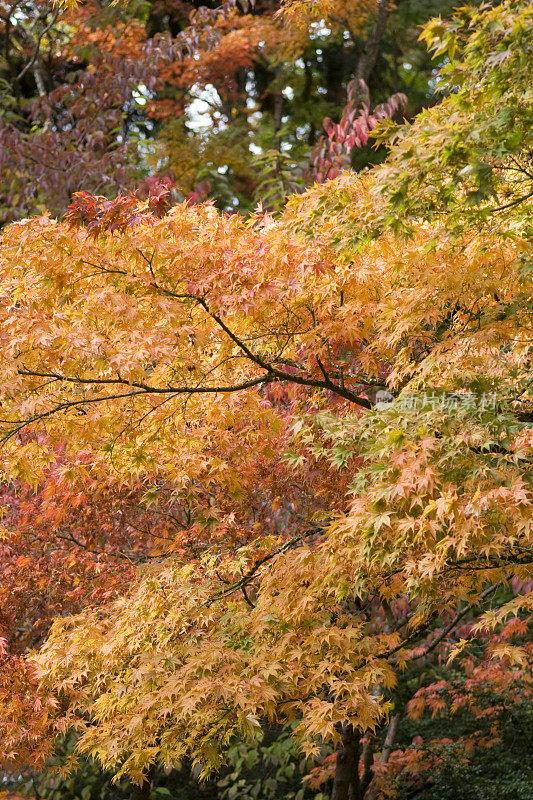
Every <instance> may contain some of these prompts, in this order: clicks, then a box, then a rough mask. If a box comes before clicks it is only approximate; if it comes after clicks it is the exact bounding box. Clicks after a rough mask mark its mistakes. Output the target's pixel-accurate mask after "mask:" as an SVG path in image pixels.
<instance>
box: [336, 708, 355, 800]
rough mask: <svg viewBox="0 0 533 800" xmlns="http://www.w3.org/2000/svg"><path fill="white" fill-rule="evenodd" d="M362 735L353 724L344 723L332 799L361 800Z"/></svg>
mask: <svg viewBox="0 0 533 800" xmlns="http://www.w3.org/2000/svg"><path fill="white" fill-rule="evenodd" d="M360 739H361V736H360V734H359V733H358V732H357V731H354V728H353V725H349V724H348V723H346V722H345V723H344V724H343V726H342V739H341V743H340V744H339V747H338V750H337V765H336V767H335V777H334V778H333V791H332V793H331V800H361V787H360V784H359V771H358V767H359V745H360Z"/></svg>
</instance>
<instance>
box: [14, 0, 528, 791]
mask: <svg viewBox="0 0 533 800" xmlns="http://www.w3.org/2000/svg"><path fill="white" fill-rule="evenodd" d="M301 6H303V8H301ZM387 6H388V4H387V3H386V2H385V3H380V4H377V5H376V4H373V3H363V4H362V3H351V4H348V5H346V4H336V3H333V2H332V3H329V2H328V3H318V4H316V8H315V6H313V11H312V13H313V14H315V13H316V14H317V15H318V16H317V17H316V19H319V20H321V19H330V21H331V23H332V24H333V23H335V24H336V25H340V26H341V28H342V29H344V28H345V27H346V26H348V28H349V29H350V31H352V34H353V36H357V35H358V34H357V32H354V31H353V30H352V29H353V25H352V17H354V18H356V19H357V20H359V21H360V22H361V20H365V19H366V20H367V21H366V22H364V23H363V22H362V23H361V24H362V25H363V28H362V30H366V28H365V27H364V25H369V24H370V22H371V23H372V24H371V25H370V28H371V30H370V33H369V34H368V36H367V39H366V44H367V45H368V47H367V48H366V50H364V52H363V55H362V56H361V60H362V62H363V66H364V58H365V57H368V58H369V57H370V55H369V53H370V49H369V48H370V45H369V43H370V44H372V41H373V39H372V36H374V34H375V36H377V33H375V32H376V31H378V32H379V30H380V27H379V26H380V25H382V24H383V25H384V24H385V16H383V19H382V18H381V15H382V14H384V12H383V8H384V7H385V8H386V7H387ZM341 7H342V8H341ZM363 7H364V15H366V14H368V15H369V16H368V17H365V16H364V15H363V16H361V14H360V13H359V12H360V11H361V9H363ZM309 8H310V7H309V5H308V4H300V3H297V2H296V3H285V4H284V5H283V7H282V9H281V14H280V13H277V14H274V13H265V14H264V15H260V14H254V13H252V10H251V9H240V10H239V9H238V8H237V7H236V6H234V5H228V6H225V7H224V13H223V14H222V13H221V12H220V13H219V12H213V11H211V12H208V11H205V12H202V13H200V12H198V13H197V14H196V15H194V14H193V16H192V18H191V26H192V32H191V30H189V29H187V34H186V35H183V36H181V37H180V38H179V45H180V47H182V51H181V55H180V58H179V59H178V58H176V57H175V53H174V56H173V57H172V58H171V59H170V60H169V58H168V53H167V55H166V56H165V57H166V58H167V61H166V62H165V63H167V67H166V69H167V72H165V73H160V76H159V80H161V75H163V77H164V80H165V81H166V83H167V85H168V84H172V86H174V87H177V88H179V89H180V90H181V89H183V86H189V87H190V86H191V85H193V81H194V85H196V84H198V83H201V81H202V80H204V77H202V76H209V81H213V82H214V83H215V84H216V81H217V80H219V81H220V83H221V86H223V87H224V90H225V91H227V92H228V101H229V98H230V97H231V93H232V92H235V91H236V88H235V86H234V85H233V84H232V83H231V81H229V80H228V79H227V75H226V73H225V71H224V69H227V66H228V63H229V62H230V60H231V59H236V61H235V64H237V65H238V66H239V67H242V68H244V67H245V66H248V67H250V64H252V62H253V53H254V52H256V50H257V48H261V47H263V46H264V44H261V42H263V43H264V42H265V41H266V39H265V33H264V26H266V25H268V26H269V30H270V31H275V30H277V29H278V28H277V26H279V25H280V24H281V22H280V20H282V19H283V18H285V17H286V18H288V19H289V20H290V21H291V23H290V24H291V26H294V28H292V27H291V29H290V30H291V31H292V30H294V37H295V40H296V39H297V37H299V36H301V35H303V34H302V31H304V32H308V31H309V29H310V28H309V25H312V24H314V21H316V20H315V17H313V19H312V20H309V19H308V18H307V15H308V14H309V13H311V12H310V11H309ZM341 12H342V13H344V12H346V15H347V16H346V17H342V18H341V19H340V21H339V14H340V13H341ZM69 13H74V12H69ZM532 26H533V14H532V10H531V6H530V4H529V3H527V2H503V3H500V4H496V5H494V4H492V5H486V6H482V7H481V8H480V9H476V8H473V7H472V8H470V7H469V8H465V9H462V10H460V11H458V12H457V13H456V14H455V16H453V17H452V18H451V20H450V21H448V22H444V21H443V20H440V19H439V20H436V21H434V22H432V23H430V24H429V26H428V27H427V28H426V29H425V32H424V34H423V38H424V39H425V40H426V41H427V43H428V44H429V46H430V49H431V50H432V52H433V53H435V54H437V55H438V54H442V53H446V55H447V63H446V65H445V66H444V67H443V69H442V70H441V73H440V80H441V81H442V82H443V83H444V82H445V81H449V83H450V84H451V85H452V86H453V89H454V91H451V92H449V93H447V94H446V95H445V96H444V97H443V99H442V100H441V102H440V103H439V104H436V105H435V106H434V107H432V108H430V109H427V110H425V111H424V112H422V113H421V114H420V115H419V116H418V117H415V119H414V121H413V122H412V124H408V123H405V122H400V120H399V119H397V117H398V114H399V112H402V110H405V108H406V99H405V97H404V96H403V95H401V94H396V95H392V96H391V97H390V98H389V100H388V101H386V102H385V103H384V105H383V106H381V107H380V106H377V107H374V108H373V110H372V112H371V111H370V108H371V104H370V98H369V96H368V94H366V92H367V89H366V79H367V77H368V75H366V76H363V75H361V76H360V77H359V78H357V79H354V82H353V83H351V84H350V85H349V87H348V98H349V102H348V105H347V106H346V107H345V110H344V112H343V115H342V116H341V118H340V122H339V123H334V122H332V121H331V120H327V121H326V123H325V125H324V127H325V133H326V137H325V138H324V139H323V140H320V141H319V143H318V145H317V148H316V149H315V151H314V155H312V158H311V162H310V163H311V169H312V170H314V173H313V175H314V177H315V178H316V181H317V182H316V183H314V184H313V186H311V187H309V188H307V189H306V190H305V191H303V192H301V193H299V194H296V195H294V196H292V197H290V198H289V200H288V202H286V203H285V201H284V200H283V202H282V203H281V205H279V206H278V208H277V209H276V212H277V213H275V214H271V213H268V212H267V211H265V210H264V209H263V208H262V207H259V208H257V209H256V211H255V212H254V213H251V214H249V215H247V216H244V215H241V214H238V213H226V212H223V211H222V212H221V211H220V210H219V209H218V208H217V206H216V204H215V202H214V201H210V200H208V201H207V202H198V201H200V200H201V196H200V194H198V197H193V198H191V200H194V201H195V202H176V199H177V198H176V196H175V194H174V195H173V193H172V192H173V189H174V188H175V187H173V186H172V185H171V183H170V182H167V183H166V184H165V183H163V184H161V183H157V182H152V183H150V182H148V184H147V185H146V191H145V192H144V199H139V195H138V194H135V193H133V192H129V193H128V192H124V193H119V194H118V195H117V197H116V198H114V199H109V198H107V197H104V196H103V195H100V194H96V193H94V194H93V193H92V192H90V191H78V192H77V193H76V194H75V195H74V197H73V198H72V201H71V203H70V205H69V207H68V211H67V213H66V214H65V216H64V217H63V218H61V219H55V218H53V217H52V216H51V215H50V214H49V213H45V214H42V215H40V216H36V217H33V218H31V219H28V220H24V221H23V222H18V223H14V224H12V225H9V226H7V227H6V228H4V230H3V231H2V239H1V250H0V294H1V298H0V299H1V303H0V352H1V358H0V375H1V380H0V387H1V389H0V403H1V405H0V420H1V422H0V436H1V442H2V450H1V467H2V474H3V479H4V484H3V501H2V504H3V506H4V508H3V527H2V532H1V542H0V547H1V551H2V555H3V566H2V569H3V577H4V580H3V582H2V587H1V589H0V598H1V599H2V602H1V613H0V632H1V634H2V651H1V654H0V659H1V668H2V683H1V689H0V704H1V709H2V714H1V715H0V731H1V734H2V739H3V741H4V742H5V743H6V745H7V746H6V747H5V748H4V752H3V755H2V759H3V761H4V767H5V769H6V770H14V769H18V768H20V767H21V765H22V766H24V767H27V765H28V764H29V765H30V766H31V768H34V769H42V768H43V764H45V763H46V759H47V758H49V757H50V754H51V753H52V750H53V747H54V743H55V741H56V740H58V738H59V737H61V736H63V735H65V734H67V733H69V734H72V732H74V733H75V734H76V736H77V737H78V738H77V746H76V753H75V754H74V755H73V756H72V758H70V759H66V760H65V761H64V763H63V765H62V766H63V769H64V771H68V769H69V768H71V767H72V764H73V762H74V761H75V759H76V757H77V756H79V755H82V756H87V755H88V756H90V757H93V758H95V759H97V760H98V762H99V763H101V764H102V765H103V766H104V767H106V768H112V769H113V770H114V772H115V773H116V774H117V775H118V776H119V777H120V776H124V775H127V776H129V777H131V778H132V779H133V780H134V781H136V782H137V783H139V784H141V785H143V781H144V782H145V784H144V785H146V781H147V780H148V781H149V780H151V778H150V775H151V774H153V770H154V769H156V768H164V769H165V770H167V772H170V771H172V770H175V769H178V768H179V767H180V765H182V764H183V763H186V762H192V764H193V765H194V766H195V767H196V768H197V771H198V772H199V773H200V774H201V776H202V777H206V776H208V775H210V774H211V773H212V772H213V771H216V770H217V769H220V768H221V767H222V765H223V764H224V763H225V759H226V757H227V752H228V750H229V749H230V748H232V747H234V746H235V743H244V744H246V743H250V742H251V743H254V742H257V741H258V740H259V739H260V737H261V736H262V735H263V733H264V731H265V730H267V729H269V727H274V728H275V729H279V728H280V726H283V725H285V726H288V727H285V728H284V730H285V734H284V735H288V736H289V738H290V741H295V742H296V743H297V747H298V748H300V750H301V751H302V752H303V753H304V754H305V757H306V759H307V760H306V761H305V762H304V763H305V765H306V766H305V770H307V774H306V775H305V777H304V786H305V787H307V788H309V787H311V788H314V789H318V788H320V787H323V788H324V791H331V795H332V798H333V800H348V798H362V797H363V796H365V797H367V798H371V799H372V798H374V799H375V800H377V798H380V797H383V798H386V797H393V796H395V794H396V795H397V796H401V795H398V792H400V791H401V790H402V787H404V788H405V786H407V787H408V789H409V791H413V792H416V791H418V790H419V789H420V787H421V786H422V787H423V786H424V785H426V784H425V782H426V781H427V780H428V778H427V776H428V775H432V774H433V773H434V772H435V771H436V770H437V769H438V765H439V764H440V763H442V760H443V753H444V752H450V750H453V753H454V758H455V759H456V761H457V763H463V762H464V763H468V759H469V757H470V755H471V754H472V752H474V751H475V750H476V749H481V748H490V747H492V746H494V743H495V742H497V741H498V739H499V737H500V736H501V735H503V733H502V730H503V727H502V726H503V725H504V722H505V715H506V714H507V713H511V711H512V710H515V709H516V708H518V707H522V706H523V704H524V703H527V701H528V699H530V696H531V666H532V657H533V650H532V647H531V619H532V616H531V615H532V612H533V593H532V589H533V581H532V576H531V565H532V563H533V550H532V535H533V530H532V524H531V523H532V519H533V492H532V488H533V487H532V481H533V471H532V469H531V463H532V457H533V454H532V445H533V436H532V433H531V422H532V421H533V395H532V376H531V296H532V292H531V259H532V248H531V210H532V200H531V198H532V195H533V190H532V187H531V172H530V167H529V166H528V164H529V157H530V153H531V148H532V147H533V139H532V137H531V125H528V124H527V122H528V121H529V122H531V118H532V103H531V99H532V98H531V90H530V78H531V66H532V50H531V31H532ZM311 29H312V28H311ZM193 34H194V35H193ZM352 34H351V35H352ZM306 35H308V34H306ZM254 36H255V38H254ZM195 37H196V38H195ZM111 41H112V45H113V47H115V46H116V47H119V43H120V41H121V40H119V39H118V38H117V39H116V40H115V39H114V38H113V37H112V39H111ZM268 43H269V46H272V47H278V48H279V47H281V46H282V43H281V37H280V38H278V39H276V38H275V37H274V34H272V37H271V38H269V39H268ZM174 46H177V45H176V44H174ZM376 46H377V45H376ZM302 47H303V45H302ZM187 48H189V50H188V49H187ZM195 48H196V49H195ZM198 48H200V50H201V52H202V54H203V55H202V57H201V58H196V57H195V54H197V53H198ZM202 48H203V49H202ZM232 48H236V50H234V49H232ZM254 48H256V50H254ZM163 49H164V48H163ZM163 49H162V50H161V53H162V52H163ZM228 51H229V52H230V55H228ZM237 52H238V53H239V54H240V55H239V56H237ZM161 53H160V54H159V56H158V57H161V58H163V55H161ZM365 53H366V56H365ZM206 54H209V55H206ZM239 58H240V59H241V60H238V59H239ZM217 59H220V61H218V60H217ZM223 67H224V69H223ZM193 69H194V70H195V76H194V79H193V78H192V77H191V76H190V75H188V73H187V70H193ZM361 70H362V67H361ZM154 80H155V79H154ZM207 80H208V78H207V77H205V81H206V82H207ZM182 82H183V83H182ZM156 83H157V81H156ZM528 86H529V89H528V88H527V87H528ZM220 91H221V92H222V91H223V90H222V88H221V89H220ZM167 101H169V98H167ZM167 101H165V100H164V99H163V100H162V101H161V102H162V105H161V106H159V112H158V113H160V114H161V113H162V112H161V109H163V110H164V109H166V108H170V106H169V102H167ZM171 101H172V102H175V97H172V98H171ZM157 102H159V101H158V100H154V103H156V104H157ZM155 108H156V106H155V105H154V109H155ZM153 113H155V111H154V112H153ZM511 120H512V124H511ZM378 122H379V123H380V124H379V125H378ZM374 128H375V131H373V129H374ZM459 130H460V132H461V137H460V139H459V138H458V136H457V132H458V131H459ZM371 136H373V137H375V140H376V141H379V142H384V143H386V144H387V146H388V147H389V154H388V156H387V159H386V160H385V161H384V162H383V164H381V165H378V166H377V167H375V168H373V169H371V170H367V171H365V172H364V173H361V174H358V173H356V172H350V171H341V169H340V168H341V167H342V166H348V155H349V154H350V153H351V151H352V150H353V148H354V147H356V148H360V147H362V146H364V145H366V144H367V139H368V138H369V137H371ZM280 152H281V150H280ZM328 178H329V180H328ZM89 188H90V187H89ZM302 189H303V187H302ZM29 601H31V602H29ZM28 606H29V608H28ZM428 714H430V715H433V717H438V716H439V715H444V716H446V719H448V720H450V719H452V718H456V717H459V716H460V715H461V714H468V719H469V725H470V727H468V726H467V727H466V728H465V731H463V732H461V733H460V734H458V735H457V736H455V737H454V738H450V737H449V736H447V735H444V736H439V737H434V738H433V737H431V736H426V737H423V736H421V735H419V734H417V735H415V736H414V737H412V740H411V741H410V742H406V741H405V740H404V739H402V738H401V737H402V735H403V734H402V730H404V731H405V730H411V729H410V728H409V726H410V725H416V724H417V722H418V721H419V720H420V719H421V718H423V717H424V715H428ZM276 726H277V727H276ZM402 726H403V728H402ZM287 731H290V734H287ZM445 734H446V732H445ZM258 737H259V739H258ZM398 741H401V742H403V743H402V744H401V745H399V744H398ZM310 764H312V765H313V766H310ZM147 776H148V778H147Z"/></svg>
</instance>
